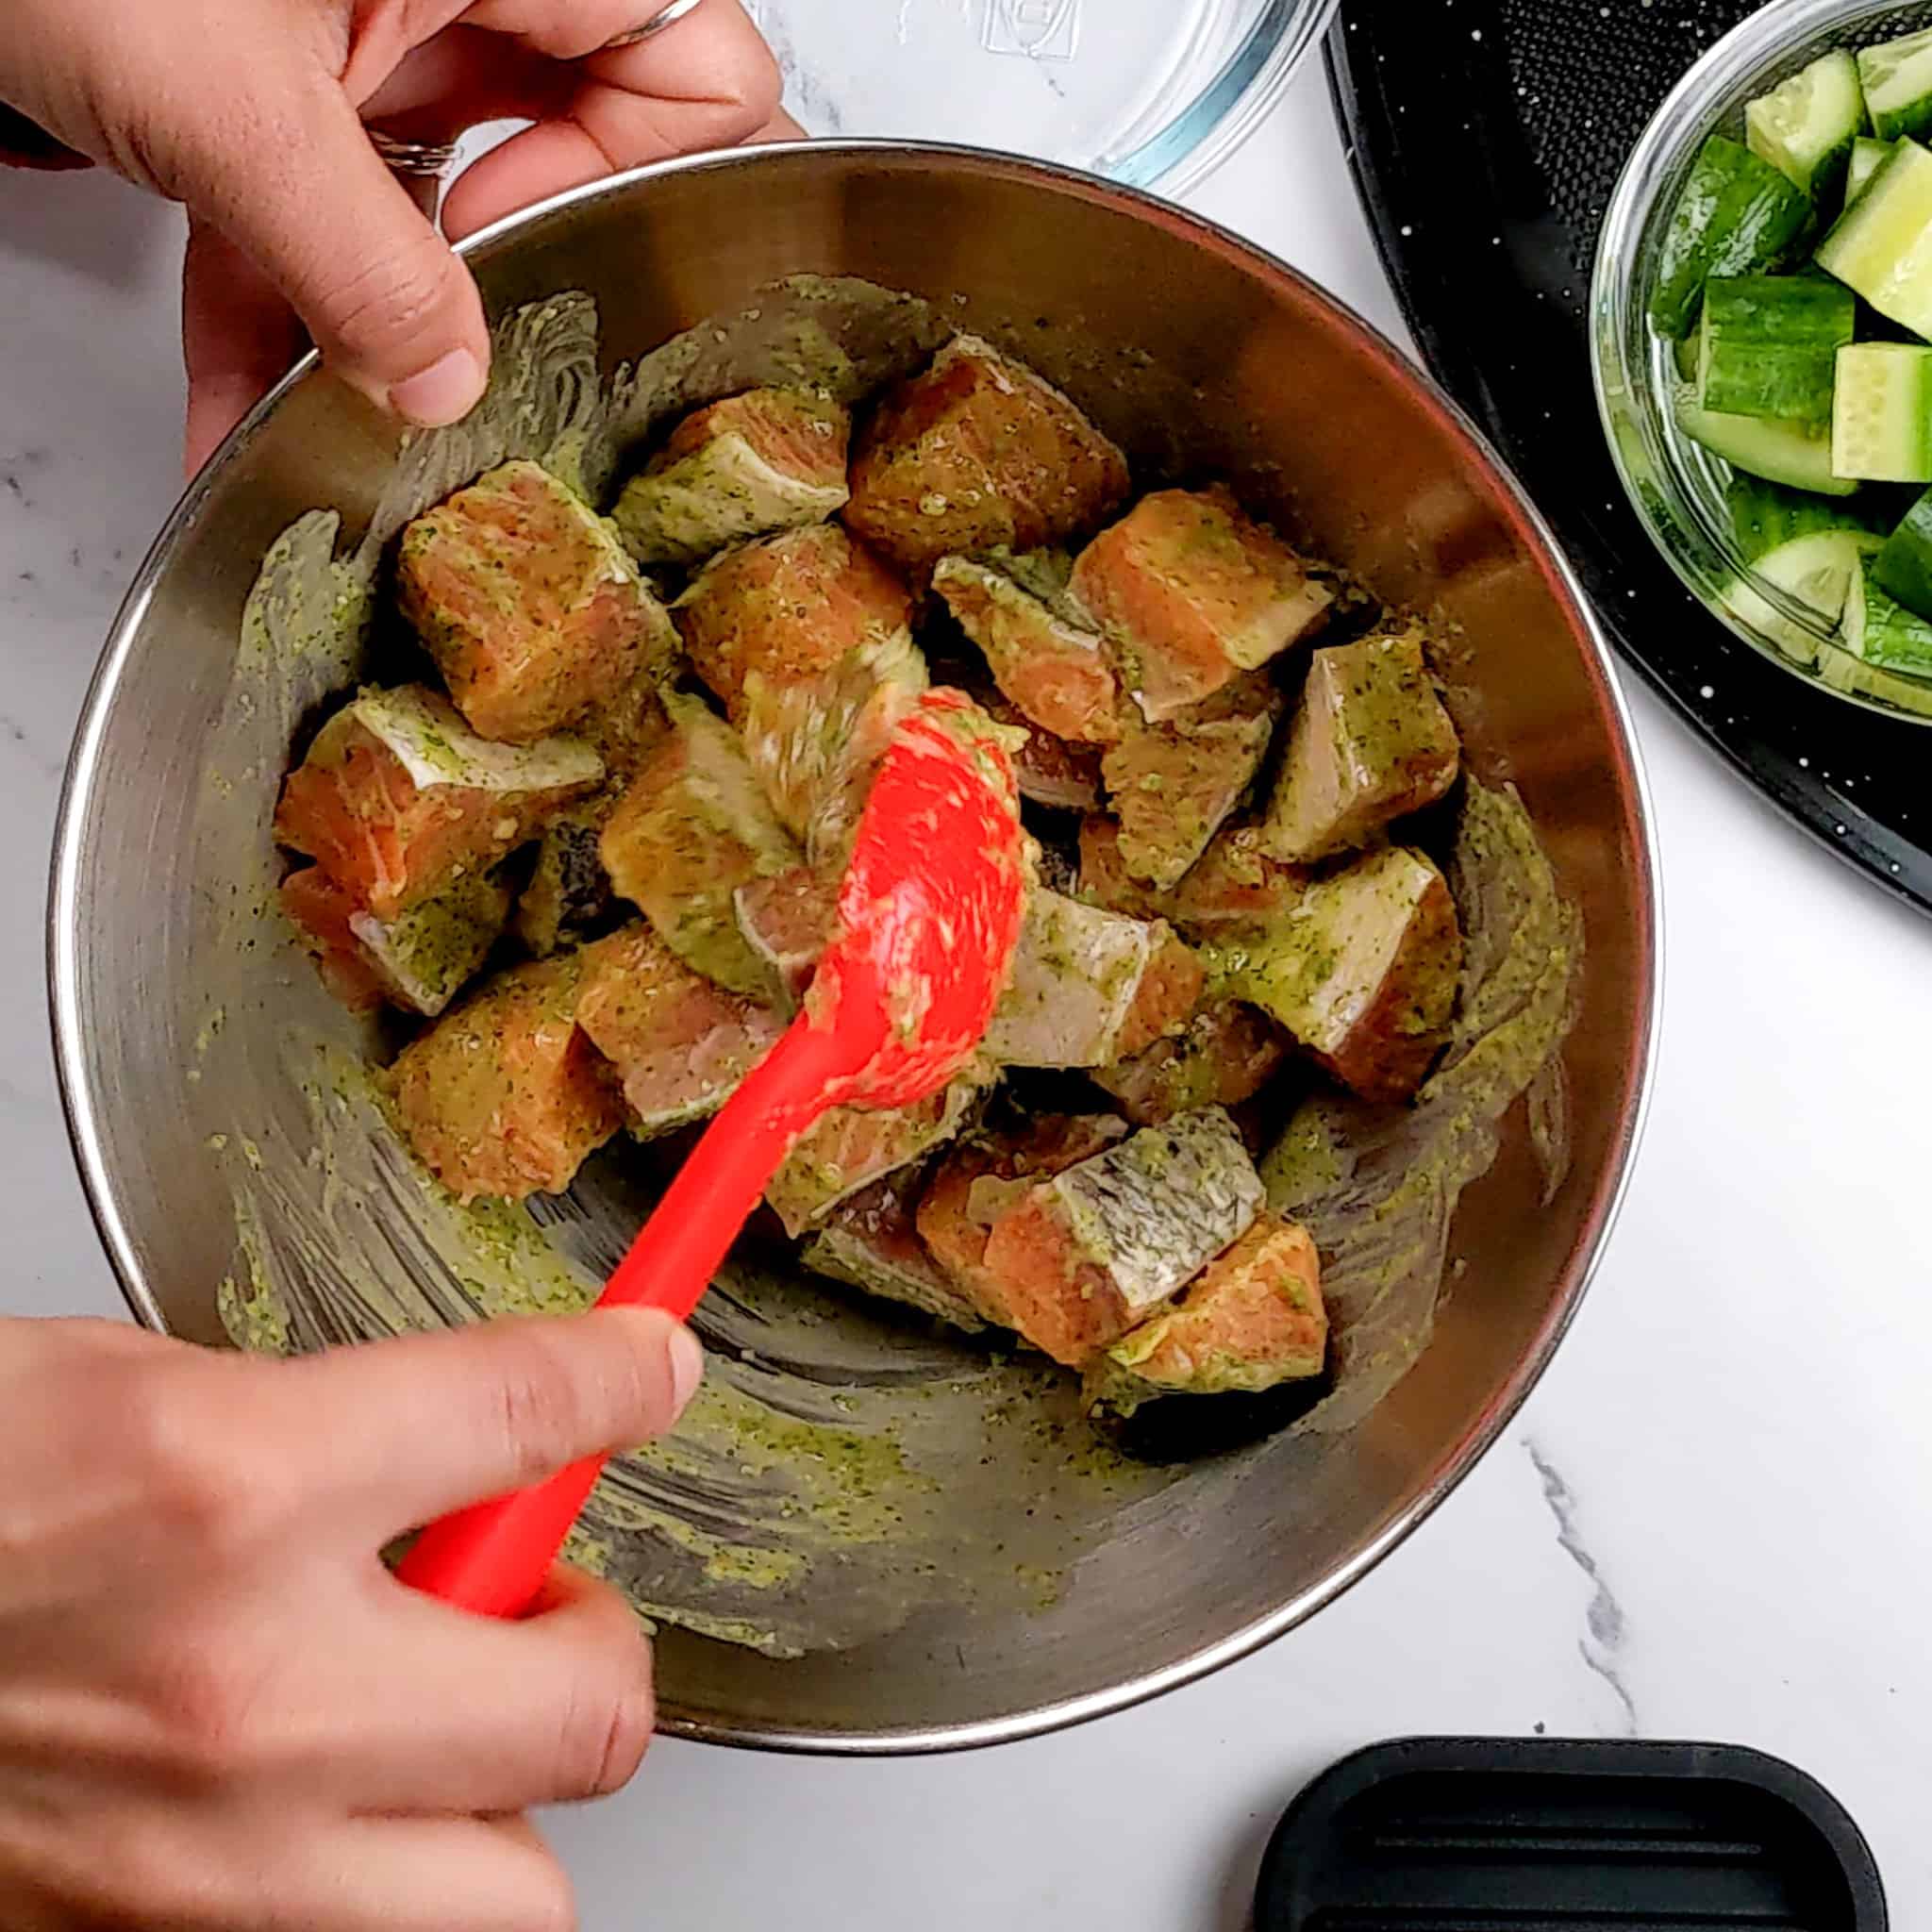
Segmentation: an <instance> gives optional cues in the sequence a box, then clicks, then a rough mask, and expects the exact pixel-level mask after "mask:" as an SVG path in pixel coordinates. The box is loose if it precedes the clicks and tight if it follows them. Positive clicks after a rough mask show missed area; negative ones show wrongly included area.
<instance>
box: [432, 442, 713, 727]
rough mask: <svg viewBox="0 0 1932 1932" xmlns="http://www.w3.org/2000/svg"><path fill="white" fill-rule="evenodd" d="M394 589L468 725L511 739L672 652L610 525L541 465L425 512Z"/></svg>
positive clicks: (661, 615)
mask: <svg viewBox="0 0 1932 1932" xmlns="http://www.w3.org/2000/svg"><path fill="white" fill-rule="evenodd" d="M396 586H397V590H398V592H399V593H400V596H401V599H402V606H403V611H404V614H405V615H406V616H407V617H408V620H409V622H410V623H411V624H413V625H415V627H416V630H417V632H418V633H419V635H420V636H421V637H422V639H423V641H424V643H425V645H427V646H428V650H429V655H430V656H431V657H432V658H435V659H436V665H437V669H438V670H440V671H441V673H442V675H443V678H444V680H445V681H446V682H447V683H448V685H449V689H450V694H451V696H453V697H454V698H455V699H456V701H457V707H458V709H459V710H460V711H461V712H462V714H463V716H464V717H465V718H467V719H468V720H469V721H470V724H471V727H472V728H473V729H474V730H475V731H476V732H477V733H478V734H479V735H481V736H482V737H484V738H493V739H500V740H502V741H505V742H507V743H511V744H528V743H530V742H531V741H534V740H536V739H540V738H545V737H548V736H549V735H550V734H551V733H552V732H554V731H558V730H561V729H562V728H563V727H564V726H566V725H568V724H574V723H575V722H576V720H578V719H579V718H581V717H583V715H584V714H585V713H586V712H587V711H589V710H590V709H591V708H592V707H593V706H597V705H603V704H607V703H608V702H609V701H610V700H611V699H612V698H614V697H615V696H616V695H617V694H618V692H619V691H622V690H623V689H624V688H625V686H626V685H627V684H629V683H630V681H631V680H632V679H633V678H634V677H636V676H637V675H639V673H640V672H641V671H643V670H645V669H646V668H647V667H651V668H657V669H662V668H664V667H665V666H667V665H668V664H669V662H670V660H671V658H672V657H673V656H674V655H675V650H676V637H675V632H674V631H673V629H672V625H671V620H670V617H669V615H668V614H667V613H666V611H665V609H664V607H663V606H662V605H661V604H659V603H658V600H657V598H656V597H655V596H654V595H653V594H652V593H651V591H650V590H649V588H648V587H647V586H646V585H645V583H644V581H643V579H642V578H641V576H639V575H638V571H637V566H636V565H635V564H634V563H632V561H631V560H630V558H629V557H628V555H626V553H625V548H624V546H623V544H622V543H620V542H619V541H617V538H616V536H615V534H614V533H613V532H612V531H611V529H610V527H609V525H607V524H606V523H605V522H604V520H603V519H602V518H601V517H600V516H598V515H597V513H596V512H595V511H594V510H592V509H591V508H590V507H589V506H588V505H587V504H585V503H582V502H580V501H579V500H578V498H577V497H576V496H575V495H574V494H573V493H572V492H571V491H570V490H569V489H567V488H566V487H565V486H564V485H563V484H562V483H559V482H558V480H557V478H556V477H555V476H553V475H550V474H549V472H548V471H547V470H544V469H542V468H541V467H540V466H539V465H538V464H536V463H529V462H522V461H518V462H509V463H505V464H503V465H502V466H501V467H500V468H498V469H494V470H491V472H490V474H489V475H487V476H485V477H483V478H482V479H481V481H479V482H476V483H473V484H472V485H471V486H470V488H469V489H467V490H459V491H458V492H457V493H456V495H454V496H452V497H451V498H450V499H449V501H448V502H447V503H445V504H442V505H441V506H440V507H439V508H435V509H432V510H429V511H426V512H425V514H424V515H422V516H420V517H418V518H417V519H416V521H415V522H414V523H412V524H411V525H409V526H408V528H407V529H406V530H405V531H404V532H403V537H402V545H401V548H400V550H399V552H398V554H397V558H396Z"/></svg>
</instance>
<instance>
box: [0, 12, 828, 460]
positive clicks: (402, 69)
mask: <svg viewBox="0 0 1932 1932" xmlns="http://www.w3.org/2000/svg"><path fill="white" fill-rule="evenodd" d="M660 10H661V0H140V4H139V5H129V4H127V0H7V16H8V17H7V26H6V31H5V33H4V34H0V102H4V103H9V104H11V105H12V106H13V107H15V108H18V109H20V111H21V112H23V113H25V114H26V115H28V116H30V117H31V118H32V119H33V120H34V121H35V122H37V123H38V124H39V125H41V126H42V127H43V128H44V129H46V130H47V131H48V132H49V133H50V134H52V135H53V136H55V137H56V138H57V139H58V140H59V141H60V142H65V143H66V145H67V146H68V147H69V148H71V149H74V150H75V151H76V152H78V153H79V154H81V155H83V156H86V157H87V158H91V159H92V160H95V161H98V162H101V163H102V164H104V165H106V166H108V167H111V168H113V169H115V170H116V171H117V172H118V173H120V174H122V175H125V176H127V178H128V179H130V180H132V181H136V182H139V183H140V184H142V186H144V187H147V188H152V189H154V190H155V191H157V192H159V193H161V194H165V195H168V196H171V197H172V198H174V199H175V200H177V201H181V202H184V203H186V204H187V207H188V210H189V215H190V238H189V252H188V268H187V275H186V282H185V287H184V290H183V294H182V335H183V342H184V348H185V352H186V357H187V363H188V379H189V408H188V432H187V459H188V467H189V469H190V470H191V472H192V470H194V469H196V468H198V467H199V466H200V463H201V462H202V460H203V458H206V457H207V455H208V453H209V451H211V450H212V449H213V448H214V446H215V444H216V443H217V442H219V441H221V439H222V437H223V436H225V434H226V433H227V431H228V430H229V429H230V428H231V427H232V426H233V425H234V424H235V423H236V422H237V421H239V420H240V418H241V417H242V415H243V414H244V413H245V412H246V410H247V409H248V408H249V407H250V406H251V405H252V404H253V403H254V402H255V401H256V399H257V398H258V396H260V395H261V393H262V392H263V391H265V390H267V389H268V388H269V387H270V386H271V385H272V384H273V383H274V382H275V380H276V379H277V378H278V377H279V376H280V375H282V373H283V372H284V371H285V370H286V369H287V368H288V366H289V364H290V363H291V361H292V360H293V359H294V358H295V356H296V355H297V354H299V353H300V351H301V348H302V346H303V338H302V330H303V328H304V327H306V329H307V331H308V335H309V336H310V337H312V338H313V339H314V341H315V342H316V343H317V344H318V345H319V346H320V348H321V349H322V352H323V355H324V357H325V358H326V360H327V361H328V363H329V364H330V366H331V367H332V368H333V369H334V370H335V371H336V372H337V374H339V375H341V376H343V377H344V378H345V379H346V380H348V381H349V382H351V383H353V384H354V385H355V386H356V387H357V388H358V389H359V390H360V391H363V392H364V393H365V394H366V395H368V396H369V397H370V398H371V399H372V400H374V401H375V403H377V404H378V405H380V406H381V407H384V408H391V409H393V410H394V411H395V412H396V413H397V414H398V415H400V416H402V417H404V418H405V419H406V420H408V421H409V422H412V423H416V424H421V425H436V424H443V423H452V422H455V421H456V420H457V419H458V417H460V416H462V415H463V414H465V413H466V412H467V411H468V409H469V408H471V406H472V405H473V404H474V403H475V400H476V398H477V397H478V396H479V395H480V394H481V393H482V390H483V383H484V379H485V376H486V375H487V369H488V362H489V354H490V342H489V335H488V332H487V330H486V328H485V325H484V321H483V310H482V305H481V303H480V302H479V300H478V298H477V294H476V290H475V284H474V283H473V282H472V280H471V278H470V275H469V271H468V270H467V269H465V268H464V267H463V265H462V264H461V263H460V262H459V261H458V259H457V258H456V257H455V256H454V255H453V254H452V253H451V252H450V250H449V248H448V246H447V244H446V243H445V242H443V240H442V239H441V237H440V236H439V235H438V233H437V231H436V229H435V227H434V226H433V225H431V223H430V221H429V219H428V218H427V217H426V216H425V214H424V213H423V212H422V211H421V209H419V208H418V207H417V206H416V204H415V202H414V201H413V200H412V199H411V198H410V196H409V193H408V191H407V190H406V189H405V188H404V187H403V186H402V185H401V184H400V183H398V182H397V181H396V179H395V178H394V177H393V176H392V175H391V174H390V172H389V170H388V169H387V168H386V167H385V166H384V165H383V163H382V161H381V160H380V159H379V158H377V156H376V154H375V150H374V148H373V147H372V146H371V145H370V142H369V141H368V138H367V134H366V132H365V123H366V124H370V125H380V126H382V127H383V128H384V129H385V131H387V132H389V133H391V134H393V135H395V136H397V137H398V138H401V139H406V140H410V141H424V142H446V141H451V140H454V139H455V138H456V137H457V136H458V134H460V133H461V132H462V131H463V130H464V129H466V128H468V127H471V126H474V125H476V124H478V123H479V122H486V121H495V120H508V119H528V120H530V121H532V122H533V123H534V124H535V125H533V126H531V127H529V128H527V129H525V131H524V132H523V133H521V134H519V135H517V136H515V137H514V138H512V139H511V140H510V141H509V142H506V143H505V144H504V145H503V146H502V147H500V148H498V149H496V150H495V151H493V152H492V153H491V154H489V155H486V156H485V157H484V158H482V159H481V160H479V161H478V162H476V163H475V166H473V167H472V168H470V169H469V170H468V171H467V172H466V173H465V174H464V175H462V176H461V177H460V178H459V179H458V181H457V182H456V183H455V184H454V185H453V186H452V188H451V189H450V191H449V193H448V196H447V198H446V200H445V203H444V208H443V223H444V226H445V227H446V229H447V230H448V232H449V233H450V234H451V235H453V236H456V237H458V238H460V237H461V236H463V235H466V234H469V233H471V232H473V231H474V230H475V229H476V228H479V227H481V226H483V225H486V224H487V223H490V222H492V221H495V220H497V219H498V218H499V217H500V216H502V215H505V214H508V213H509V212H511V211H512V210H513V209H516V208H523V207H525V206H527V205H528V204H529V203H531V202H533V201H537V200H540V199H541V198H542V197H543V196H545V195H548V194H554V193H557V192H560V191H562V190H564V189H566V188H572V187H575V186H577V185H579V184H580V183H582V182H586V181H592V180H596V179H597V178H599V177H600V176H602V175H608V174H611V173H614V172H616V171H617V170H619V169H622V168H629V167H634V166H637V165H639V164H641V163H642V162H645V161H652V160H658V159H661V158H665V157H666V156H669V155H674V154H681V153H689V152H691V151H694V150H696V149H700V148H710V147H724V146H729V145H732V144H733V143H736V142H741V141H743V140H745V139H747V138H750V137H754V136H758V135H759V134H761V133H765V132H770V133H774V134H789V133H794V132H796V131H797V130H796V129H795V126H794V125H793V124H791V122H789V121H787V120H785V119H784V117H783V116H782V115H780V113H779V108H778V75H777V70H776V68H775V65H774V62H773V59H772V57H771V53H770V51H769V50H768V49H767V48H766V46H765V44H764V42H763V41H762V40H761V39H760V38H759V36H758V30H757V28H756V27H754V26H753V25H752V24H751V21H750V20H749V18H748V17H747V16H746V14H745V12H744V10H743V8H742V7H741V5H740V4H739V0H704V4H703V5H702V6H701V7H699V8H698V9H697V10H696V12H694V13H692V14H691V15H690V16H689V17H687V18H685V19H683V20H680V21H677V22H675V24H674V25H670V26H667V27H666V28H665V29H664V31H663V32H662V33H661V34H658V35H655V36H653V37H651V38H650V39H647V40H644V41H641V42H638V43H637V44H636V45H633V46H630V47H623V48H612V47H610V46H609V42H612V41H614V40H616V39H618V38H620V37H621V36H623V35H624V34H625V33H626V32H628V31H630V30H632V29H634V28H635V27H637V26H638V25H641V24H642V23H643V22H646V21H648V20H650V19H651V18H652V17H653V16H654V15H655V14H656V13H658V11H660ZM298 318H299V321H298Z"/></svg>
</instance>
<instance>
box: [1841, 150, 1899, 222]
mask: <svg viewBox="0 0 1932 1932" xmlns="http://www.w3.org/2000/svg"><path fill="white" fill-rule="evenodd" d="M1895 145H1896V143H1895V142H1890V141H1872V140H1870V139H1868V138H1867V137H1866V136H1864V135H1862V134H1861V135H1860V136H1859V137H1858V139H1857V141H1855V142H1853V143H1852V158H1851V159H1850V160H1849V161H1848V162H1847V163H1846V164H1845V206H1846V207H1847V208H1850V207H1851V205H1852V204H1853V202H1855V201H1857V198H1858V197H1859V195H1861V194H1863V193H1864V192H1865V191H1866V189H1867V188H1869V187H1870V186H1871V185H1872V177H1873V175H1875V174H1877V172H1878V171H1879V169H1880V168H1882V167H1884V165H1885V164H1886V162H1887V161H1889V160H1890V158H1891V151H1892V148H1893V147H1894V146H1895Z"/></svg>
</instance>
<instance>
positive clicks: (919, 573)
mask: <svg viewBox="0 0 1932 1932" xmlns="http://www.w3.org/2000/svg"><path fill="white" fill-rule="evenodd" d="M1127 489H1128V478H1127V462H1126V458H1124V456H1122V454H1121V453H1120V451H1119V450H1118V449H1116V448H1115V447H1114V445H1113V444H1112V443H1111V442H1109V441H1108V440H1107V438H1106V437H1104V436H1103V435H1101V433H1100V432H1099V430H1097V429H1096V428H1094V426H1093V425H1092V424H1091V423H1090V422H1089V421H1088V420H1087V418H1086V417H1085V416H1083V415H1082V414H1081V413H1080V411H1079V410H1078V409H1077V408H1074V405H1073V404H1072V403H1071V402H1069V401H1068V400H1067V398H1066V397H1065V396H1063V395H1062V394H1061V393H1060V392H1059V391H1058V390H1057V389H1055V388H1054V387H1053V386H1052V385H1051V384H1050V383H1048V382H1045V381H1043V380H1042V379H1041V377H1040V376H1038V375H1035V374H1034V373H1033V371H1032V370H1030V369H1028V368H1027V367H1026V366H1025V365H1024V363H1021V362H1016V361H1014V360H1013V359H1012V358H1010V357H1008V356H1004V355H1002V354H1001V353H1000V351H999V350H997V349H995V348H994V347H993V346H992V345H991V343H990V342H984V341H980V340H979V339H978V338H977V337H976V336H957V337H955V338H954V340H953V341H950V342H948V343H947V344H946V346H945V347H944V348H943V349H941V351H940V353H939V355H938V356H937V357H935V358H934V359H933V362H932V366H931V367H930V368H929V369H927V370H926V371H925V373H924V375H916V376H914V377H913V378H912V379H911V380H910V381H909V382H907V383H904V384H902V385H901V386H900V387H899V388H898V389H897V390H895V391H892V393H891V394H890V395H889V396H888V397H887V398H886V399H885V401H884V402H882V403H881V404H880V405H879V407H878V408H877V410H876V411H874V415H873V418H872V421H871V422H870V423H869V424H868V425H866V428H865V431H864V433H863V435H862V436H861V437H860V438H859V441H858V452H857V454H856V456H855V457H854V458H853V465H852V501H851V502H850V503H848V504H847V505H846V506H845V511H844V516H845V522H846V524H847V525H848V526H849V527H850V528H851V529H852V530H854V531H855V532H856V533H857V534H858V536H859V537H861V538H863V539H864V540H865V541H866V542H868V543H870V544H871V545H872V546H873V548H874V550H876V551H877V552H878V553H879V555H880V556H881V557H883V558H886V559H887V560H888V561H889V562H891V563H892V564H895V565H896V566H897V567H898V568H899V569H900V570H901V571H902V572H904V573H905V575H907V576H908V577H909V578H910V579H911V580H912V581H913V582H914V583H915V584H918V585H921V586H924V584H925V583H927V582H928V581H929V580H930V578H931V576H932V573H933V570H934V568H935V567H936V566H937V565H938V563H939V561H940V559H941V558H943V557H947V556H951V555H954V554H958V555H959V556H965V557H974V556H983V555H985V553H986V552H988V551H990V550H993V549H996V548H999V547H1002V546H1005V547H1007V548H1010V549H1013V550H1022V551H1024V550H1037V549H1040V548H1041V547H1043V546H1045V545H1047V544H1053V543H1060V542H1064V541H1067V540H1068V539H1069V538H1072V537H1076V536H1079V535H1081V534H1082V533H1084V532H1085V531H1088V530H1091V528H1093V527H1094V525H1097V524H1098V523H1099V522H1100V521H1101V520H1102V519H1103V518H1104V517H1106V516H1108V514H1109V513H1110V512H1111V511H1112V510H1114V509H1115V508H1118V507H1119V505H1120V504H1121V503H1122V502H1124V500H1125V497H1126V494H1127Z"/></svg>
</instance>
